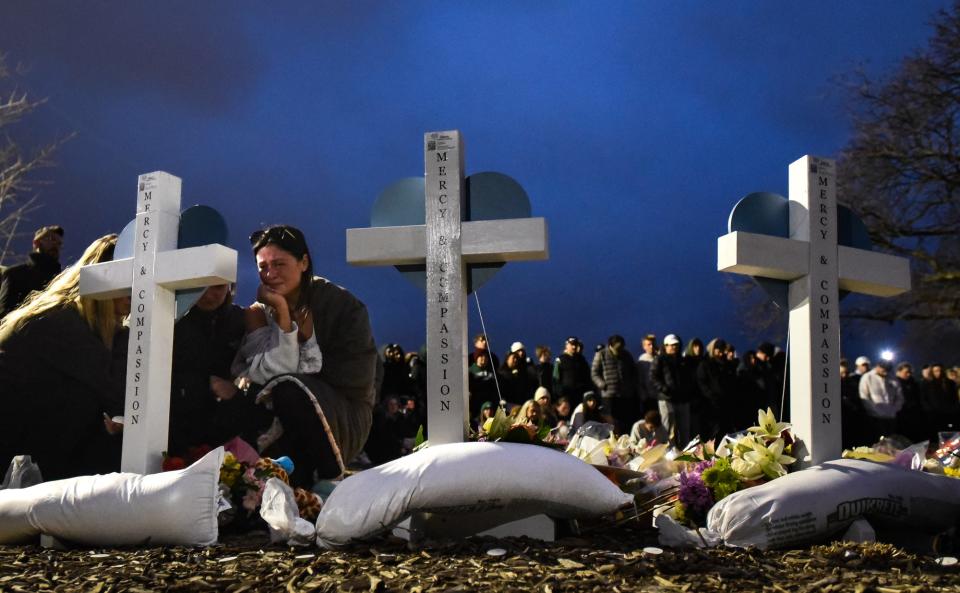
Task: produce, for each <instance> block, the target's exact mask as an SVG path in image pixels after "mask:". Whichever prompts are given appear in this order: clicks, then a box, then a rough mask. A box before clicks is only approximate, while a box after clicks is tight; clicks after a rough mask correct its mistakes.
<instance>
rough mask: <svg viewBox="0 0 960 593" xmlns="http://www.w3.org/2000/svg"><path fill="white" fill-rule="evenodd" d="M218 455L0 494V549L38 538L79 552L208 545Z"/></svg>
mask: <svg viewBox="0 0 960 593" xmlns="http://www.w3.org/2000/svg"><path fill="white" fill-rule="evenodd" d="M222 463H223V448H222V447H219V448H217V449H214V450H213V451H211V452H209V453H207V454H206V455H205V456H204V457H203V458H202V459H200V460H199V461H197V462H196V463H194V464H193V465H191V466H190V467H188V468H185V469H182V470H178V471H172V472H164V473H160V474H150V475H146V476H143V475H140V474H130V473H124V474H107V475H97V476H81V477H77V478H68V479H66V480H57V481H54V482H45V483H43V484H37V485H36V486H31V487H30V488H24V489H19V490H2V491H0V544H11V543H20V542H25V541H30V540H32V539H35V538H36V536H37V535H38V534H41V533H43V534H47V535H51V536H53V537H56V538H57V539H61V540H66V541H71V542H76V543H80V544H87V545H100V546H122V545H133V544H144V545H148V544H149V545H157V544H170V545H210V544H213V543H216V541H217V500H218V497H219V489H218V483H219V481H220V466H221V464H222Z"/></svg>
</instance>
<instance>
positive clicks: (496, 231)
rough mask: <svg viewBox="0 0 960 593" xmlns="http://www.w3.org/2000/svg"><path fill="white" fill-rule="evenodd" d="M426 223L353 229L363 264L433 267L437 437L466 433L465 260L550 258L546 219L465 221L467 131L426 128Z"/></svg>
mask: <svg viewBox="0 0 960 593" xmlns="http://www.w3.org/2000/svg"><path fill="white" fill-rule="evenodd" d="M424 165H425V169H426V179H425V181H426V191H425V200H426V224H425V225H414V226H396V227H376V228H362V229H347V261H348V262H349V263H351V264H354V265H357V266H385V265H407V264H423V263H426V267H427V408H428V409H427V428H428V433H429V437H430V442H431V443H432V444H443V443H458V442H462V441H463V440H464V439H465V438H466V435H467V421H468V418H467V415H468V411H469V407H468V405H467V395H468V394H467V347H466V346H467V282H466V274H467V269H466V265H467V264H469V263H493V262H508V261H519V260H542V259H547V257H548V248H547V223H546V221H545V220H544V219H543V218H515V219H506V220H481V221H470V222H462V220H461V210H462V208H463V203H464V176H463V145H462V142H461V138H460V132H458V131H449V132H430V133H427V134H424Z"/></svg>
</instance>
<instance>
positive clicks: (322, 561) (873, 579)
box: [0, 528, 960, 593]
mask: <svg viewBox="0 0 960 593" xmlns="http://www.w3.org/2000/svg"><path fill="white" fill-rule="evenodd" d="M646 546H656V533H655V532H652V531H648V530H642V531H641V530H636V529H625V528H612V529H610V530H607V531H605V532H604V533H602V534H599V535H598V534H592V535H589V536H583V537H579V538H569V537H568V538H565V539H562V540H559V541H557V542H554V543H545V542H539V541H534V540H529V539H526V538H507V539H499V540H497V539H492V538H471V539H468V540H464V541H459V542H455V543H447V544H436V545H431V546H428V547H423V548H419V549H411V548H410V547H409V546H408V545H407V544H406V542H403V541H402V540H395V539H391V540H382V541H380V542H378V543H377V544H375V545H373V546H369V545H368V546H362V547H354V548H351V549H349V550H346V551H336V552H334V551H325V550H320V549H318V548H316V547H308V548H289V547H286V546H280V545H270V543H269V540H268V538H267V536H266V534H265V533H260V532H254V533H248V534H245V535H243V536H228V537H225V538H224V541H223V543H221V544H219V545H216V546H212V547H209V548H183V547H167V548H141V549H135V550H132V549H131V550H122V549H90V548H86V549H75V550H68V551H57V550H49V549H44V548H41V547H38V546H0V592H4V593H5V592H7V591H10V592H25V591H30V592H35V591H94V592H97V593H108V592H112V591H129V592H134V593H136V592H144V591H230V592H234V593H240V592H242V591H251V592H252V591H287V592H291V593H292V592H295V591H324V592H325V591H344V592H346V591H350V592H363V591H371V592H387V591H409V592H418V591H419V592H420V593H433V592H437V593H440V592H455V591H481V592H483V593H508V592H531V591H537V592H542V593H552V592H557V593H558V592H561V591H597V592H603V593H617V592H623V591H666V592H671V593H676V592H687V591H691V592H697V591H710V592H713V591H724V592H739V591H744V592H746V591H750V592H764V593H774V592H777V593H783V592H785V591H789V592H801V591H802V592H808V591H810V592H813V591H817V592H820V591H822V592H825V593H830V592H839V591H844V592H846V591H850V592H855V593H866V592H877V593H894V592H921V591H924V592H925V591H955V592H960V570H958V568H957V566H956V565H954V566H940V565H939V564H937V563H936V561H935V557H934V556H932V555H917V554H913V553H909V552H906V551H904V550H903V549H900V548H897V547H895V546H892V545H889V544H880V543H874V544H853V543H836V544H831V545H824V546H813V547H810V548H804V549H800V550H789V551H771V552H761V551H758V550H738V549H729V548H717V549H712V550H670V549H666V550H663V552H662V553H661V554H650V553H648V552H645V551H644V550H643V548H644V547H646ZM491 551H492V552H493V553H491ZM496 554H499V555H496Z"/></svg>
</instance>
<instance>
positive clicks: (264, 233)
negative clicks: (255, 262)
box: [250, 226, 297, 245]
mask: <svg viewBox="0 0 960 593" xmlns="http://www.w3.org/2000/svg"><path fill="white" fill-rule="evenodd" d="M264 238H266V240H267V241H268V242H269V241H277V242H282V241H284V240H286V239H289V240H292V241H296V240H297V236H296V235H294V234H293V231H291V230H290V229H289V228H287V227H285V226H274V227H270V228H268V229H259V230H256V231H253V232H252V233H250V245H256V244H257V243H260V241H261V240H263V239H264Z"/></svg>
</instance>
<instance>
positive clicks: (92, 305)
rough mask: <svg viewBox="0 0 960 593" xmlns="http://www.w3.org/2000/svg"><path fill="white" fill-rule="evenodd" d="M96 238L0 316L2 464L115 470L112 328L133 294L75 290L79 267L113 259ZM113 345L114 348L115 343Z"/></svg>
mask: <svg viewBox="0 0 960 593" xmlns="http://www.w3.org/2000/svg"><path fill="white" fill-rule="evenodd" d="M116 243H117V236H116V235H107V236H105V237H101V238H100V239H97V240H96V241H94V242H93V244H91V245H90V246H89V247H88V248H87V250H86V251H84V253H83V255H82V256H81V257H80V260H79V261H78V262H76V263H75V264H73V265H72V266H70V267H69V268H67V269H66V270H64V271H63V272H61V273H60V274H59V275H58V276H56V277H55V278H54V279H53V280H51V281H50V284H48V285H47V287H46V288H45V289H44V290H43V292H33V293H31V294H30V295H29V296H28V297H27V299H26V301H24V303H23V304H22V305H21V306H20V307H19V308H18V309H15V310H13V311H11V312H10V313H9V314H8V315H7V316H6V317H4V318H3V321H2V322H0V386H2V388H0V409H2V410H3V413H2V414H0V468H2V469H0V471H4V470H5V468H6V467H7V466H8V465H9V463H10V459H11V458H12V457H13V456H14V455H30V456H32V458H33V460H34V461H35V462H37V463H38V464H39V466H40V471H41V473H42V474H43V477H44V479H45V480H55V479H60V478H65V477H70V476H77V475H85V474H90V473H98V472H104V471H114V470H116V469H117V467H118V466H119V453H120V439H119V438H118V437H117V436H116V433H117V432H119V431H118V428H119V427H118V426H117V425H115V424H114V423H112V422H109V421H107V420H106V419H109V418H110V417H112V416H114V415H119V414H122V413H123V382H124V372H125V367H126V364H125V360H124V358H123V355H124V351H125V350H126V340H125V339H123V336H120V337H118V336H117V333H118V332H119V331H120V330H121V329H122V328H121V321H122V319H123V317H124V316H125V315H127V314H129V312H130V298H129V297H125V298H120V299H113V300H105V301H95V300H93V299H90V298H86V297H81V296H80V286H79V284H80V268H81V267H83V266H85V265H89V264H95V263H100V262H105V261H110V260H111V259H113V250H114V247H115V246H116ZM114 346H117V347H118V348H116V349H115V348H114Z"/></svg>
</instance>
